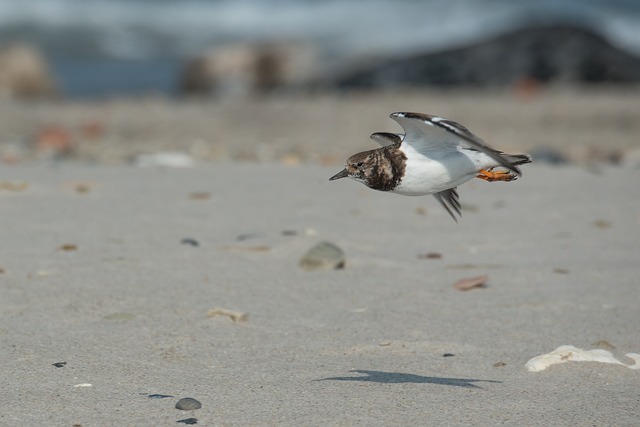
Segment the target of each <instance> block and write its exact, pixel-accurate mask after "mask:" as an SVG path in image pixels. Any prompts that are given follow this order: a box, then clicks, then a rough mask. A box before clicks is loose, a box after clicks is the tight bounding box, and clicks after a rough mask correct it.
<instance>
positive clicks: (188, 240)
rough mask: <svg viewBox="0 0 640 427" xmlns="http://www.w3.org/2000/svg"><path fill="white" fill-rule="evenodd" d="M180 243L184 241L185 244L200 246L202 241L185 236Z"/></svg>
mask: <svg viewBox="0 0 640 427" xmlns="http://www.w3.org/2000/svg"><path fill="white" fill-rule="evenodd" d="M180 243H182V244H183V245H191V246H200V243H199V242H198V241H197V240H196V239H192V238H190V237H185V238H184V239H182V240H180Z"/></svg>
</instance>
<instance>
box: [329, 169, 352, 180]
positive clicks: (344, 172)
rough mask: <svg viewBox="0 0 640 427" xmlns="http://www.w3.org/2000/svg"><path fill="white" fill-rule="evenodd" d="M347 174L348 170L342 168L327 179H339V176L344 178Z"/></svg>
mask: <svg viewBox="0 0 640 427" xmlns="http://www.w3.org/2000/svg"><path fill="white" fill-rule="evenodd" d="M348 176H349V172H347V169H346V168H345V169H342V170H341V171H340V172H338V173H337V174H335V175H333V176H332V177H331V178H329V181H334V180H336V179H340V178H346V177H348Z"/></svg>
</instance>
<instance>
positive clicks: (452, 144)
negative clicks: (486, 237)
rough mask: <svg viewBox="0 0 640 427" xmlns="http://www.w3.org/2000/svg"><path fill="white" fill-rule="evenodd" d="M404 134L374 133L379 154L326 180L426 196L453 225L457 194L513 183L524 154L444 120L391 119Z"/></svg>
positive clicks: (357, 158)
mask: <svg viewBox="0 0 640 427" xmlns="http://www.w3.org/2000/svg"><path fill="white" fill-rule="evenodd" d="M391 118H392V119H393V120H395V121H396V122H398V124H399V125H400V126H402V128H403V129H404V134H395V133H389V132H376V133H374V134H372V135H371V139H373V140H374V141H376V142H378V143H379V144H380V145H382V148H378V149H375V150H369V151H363V152H361V153H357V154H354V155H353V156H351V157H349V158H348V159H347V161H346V164H345V168H344V169H343V170H341V171H340V172H338V173H337V174H335V175H334V176H332V177H331V178H329V180H331V181H333V180H336V179H340V178H346V177H349V178H351V179H354V180H356V181H359V182H362V183H363V184H364V185H366V186H367V187H369V188H372V189H374V190H379V191H389V192H391V193H398V194H404V195H407V196H424V195H427V194H433V195H434V196H435V197H436V199H438V201H439V202H440V203H441V204H442V206H444V208H445V209H446V210H447V212H449V215H451V217H452V218H453V219H454V220H455V221H457V218H456V214H457V215H458V216H460V215H461V213H460V202H459V200H458V192H457V191H456V188H457V187H458V186H459V185H461V184H464V183H465V182H467V181H469V180H471V179H473V178H480V179H483V180H485V181H489V182H494V181H513V180H515V179H517V178H518V176H520V175H521V173H520V169H518V165H521V164H524V163H530V162H531V156H529V155H528V154H505V153H503V152H502V151H498V150H495V149H493V148H491V147H489V146H487V145H486V144H485V143H484V141H483V140H482V139H480V138H478V137H477V136H475V135H474V134H472V133H471V132H470V131H469V130H468V129H467V128H466V127H464V126H462V125H461V124H459V123H456V122H454V121H452V120H449V119H445V118H443V117H437V116H431V115H428V114H421V113H393V114H391Z"/></svg>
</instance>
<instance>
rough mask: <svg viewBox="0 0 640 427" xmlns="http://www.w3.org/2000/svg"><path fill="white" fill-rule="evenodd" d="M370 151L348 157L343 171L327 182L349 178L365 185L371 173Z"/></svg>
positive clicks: (372, 157) (371, 157) (371, 156)
mask: <svg viewBox="0 0 640 427" xmlns="http://www.w3.org/2000/svg"><path fill="white" fill-rule="evenodd" d="M372 151H373V150H371V151H363V152H362V153H358V154H354V155H353V156H351V157H349V158H348V159H347V161H346V162H345V165H344V169H342V170H341V171H340V172H338V173H337V174H335V175H333V176H332V177H331V178H329V181H334V180H336V179H340V178H347V177H349V178H351V179H353V180H356V181H360V182H362V183H364V184H365V185H366V184H367V178H368V176H369V175H370V173H371V165H372V164H373V160H374V156H373V153H372Z"/></svg>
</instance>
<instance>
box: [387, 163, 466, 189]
mask: <svg viewBox="0 0 640 427" xmlns="http://www.w3.org/2000/svg"><path fill="white" fill-rule="evenodd" d="M477 171H478V168H477V166H476V165H475V164H474V163H473V162H471V161H470V160H469V158H468V157H466V156H464V155H460V154H454V155H451V156H448V157H445V158H443V159H438V160H433V159H429V158H427V157H422V158H408V159H407V164H406V169H405V173H404V176H403V177H402V181H400V184H399V185H398V186H397V187H396V188H394V189H393V192H394V193H399V194H404V195H407V196H424V195H427V194H434V193H438V192H440V191H444V190H447V189H449V188H453V187H457V186H458V185H461V184H464V183H465V182H467V181H469V180H470V179H472V178H473V177H475V176H476V175H477V173H478V172H477Z"/></svg>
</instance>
